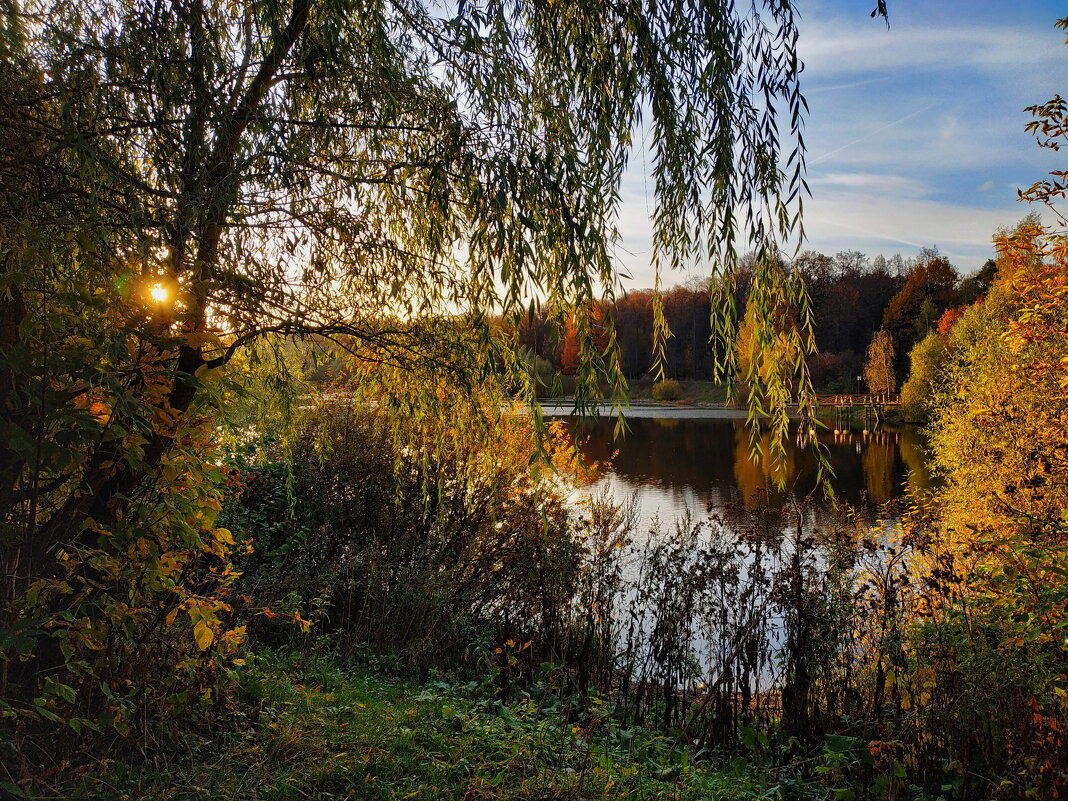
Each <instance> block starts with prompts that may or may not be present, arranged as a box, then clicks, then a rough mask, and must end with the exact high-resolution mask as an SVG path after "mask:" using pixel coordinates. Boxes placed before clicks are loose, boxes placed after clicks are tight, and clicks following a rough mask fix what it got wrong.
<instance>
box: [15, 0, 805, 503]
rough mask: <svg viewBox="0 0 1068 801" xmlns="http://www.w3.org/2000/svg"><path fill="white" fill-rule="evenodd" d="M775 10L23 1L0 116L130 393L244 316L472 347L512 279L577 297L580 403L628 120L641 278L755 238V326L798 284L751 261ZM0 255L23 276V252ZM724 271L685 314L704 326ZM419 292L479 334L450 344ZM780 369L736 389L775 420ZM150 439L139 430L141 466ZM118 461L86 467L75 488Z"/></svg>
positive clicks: (799, 107)
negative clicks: (705, 304)
mask: <svg viewBox="0 0 1068 801" xmlns="http://www.w3.org/2000/svg"><path fill="white" fill-rule="evenodd" d="M795 23H796V20H795V13H794V8H793V4H792V3H790V2H772V1H771V0H768V2H764V3H760V4H755V5H754V6H749V7H740V8H739V7H736V6H735V5H734V4H733V3H730V2H726V1H725V0H713V1H712V2H685V3H678V4H668V5H664V4H649V5H647V6H643V5H642V4H638V3H618V4H608V5H605V4H601V3H566V4H565V3H555V2H551V3H541V2H538V3H527V2H460V3H457V4H455V5H451V4H443V5H440V4H436V3H424V2H416V1H415V0H399V1H397V2H359V1H358V0H292V2H284V1H282V2H276V0H268V2H255V3H253V2H239V3H229V2H228V3H222V2H205V0H183V1H182V2H176V3H154V2H135V1H133V0H115V1H114V2H88V3H83V2H77V3H75V2H67V0H58V1H57V2H40V1H35V2H30V3H27V4H25V5H24V6H23V7H22V8H21V9H19V8H15V9H13V10H11V11H10V13H9V14H8V18H7V23H6V24H7V36H6V40H7V41H8V42H9V43H10V44H9V45H8V46H7V47H6V54H7V55H6V61H8V62H9V65H10V66H9V69H11V70H12V71H15V72H18V73H19V74H20V75H22V76H32V77H30V78H29V79H28V80H29V81H30V82H31V83H33V84H34V91H33V92H31V93H28V95H27V96H28V97H30V98H31V99H30V101H29V102H30V105H28V106H26V107H23V108H20V109H18V111H19V114H18V115H17V117H18V119H19V125H20V126H22V127H23V128H24V129H29V130H32V131H33V133H34V134H35V136H36V137H37V138H39V140H40V141H41V150H42V153H44V154H45V155H44V156H42V158H45V159H46V160H47V167H48V169H49V170H51V171H53V172H55V173H57V174H58V175H59V176H60V177H59V178H58V179H56V180H59V181H61V182H62V183H63V184H64V187H65V191H66V193H67V194H68V195H69V197H67V198H65V202H67V203H68V204H71V205H75V206H78V207H79V211H78V213H77V214H67V215H53V216H52V217H51V219H49V221H48V222H49V224H50V225H52V226H58V227H66V228H68V229H69V228H74V227H81V228H83V229H84V228H85V222H84V221H85V220H86V219H87V218H92V219H93V220H95V222H96V224H97V225H98V226H99V230H98V232H97V233H96V234H94V235H93V239H94V241H93V242H92V243H91V244H90V243H88V242H84V241H82V240H83V239H84V238H85V237H84V236H79V235H78V234H74V235H73V237H68V239H70V240H71V241H72V242H73V244H72V247H73V248H74V251H76V252H77V256H76V257H77V258H78V259H79V260H80V267H79V269H80V270H93V271H96V272H97V273H98V274H99V276H102V280H101V282H100V283H101V285H102V286H106V287H108V291H109V292H111V293H112V294H114V295H115V302H116V303H118V304H127V305H132V304H133V305H139V306H140V307H143V308H142V309H141V310H140V312H139V313H140V314H141V317H142V318H143V319H142V320H141V323H140V324H139V335H140V336H141V338H142V339H143V340H144V341H147V342H151V343H153V344H154V345H155V346H157V348H158V350H159V351H160V353H166V354H168V357H167V358H165V359H161V360H160V362H159V367H160V368H161V369H163V370H165V371H166V372H168V373H169V379H168V380H169V387H168V389H167V390H166V391H165V392H161V393H159V392H158V393H156V394H157V395H158V396H159V397H157V398H156V399H155V400H154V401H153V403H154V404H156V405H157V406H160V407H166V409H167V411H168V414H171V415H173V416H175V417H177V418H180V417H181V416H182V415H183V414H184V413H185V412H186V411H187V410H188V409H189V407H190V405H191V404H192V403H193V401H194V399H195V397H196V396H197V393H198V392H199V384H198V381H197V380H193V379H194V378H195V377H203V376H204V375H205V374H206V373H210V372H212V371H216V370H219V369H221V368H223V367H224V366H225V365H226V363H227V362H228V361H229V360H230V359H231V358H232V356H233V355H234V354H235V353H236V352H238V351H239V350H240V349H241V348H242V347H243V346H244V345H246V344H248V343H250V342H253V341H255V340H256V339H257V338H259V337H262V336H264V335H265V334H268V333H272V332H273V333H280V334H284V335H312V334H320V335H323V336H326V337H333V338H339V339H343V341H344V342H345V343H346V345H347V346H348V347H350V348H352V349H357V350H358V349H360V348H361V347H363V346H369V347H370V348H371V349H372V352H373V358H376V359H386V360H390V361H394V362H398V361H399V362H401V363H405V364H409V365H411V366H412V368H413V369H416V368H417V367H419V366H420V365H427V364H429V365H432V366H457V365H463V366H464V367H465V368H466V369H475V370H479V369H482V370H487V369H491V368H494V367H496V368H499V367H500V365H501V364H502V363H504V364H506V365H507V364H512V363H513V361H514V360H513V359H512V358H511V357H510V356H509V355H508V354H509V352H510V349H509V348H504V347H501V346H500V343H498V342H495V341H494V340H493V339H492V338H491V337H490V336H489V332H490V328H489V326H488V324H487V323H486V320H487V316H488V315H491V314H498V313H499V314H503V315H504V316H505V317H506V318H510V319H512V320H516V321H518V319H519V318H520V317H521V316H522V315H523V314H524V313H529V312H530V311H531V309H532V307H533V306H534V305H536V304H539V303H544V304H549V305H550V306H552V307H553V308H558V309H562V310H565V312H566V313H568V314H572V315H574V316H575V318H576V319H577V325H576V327H577V330H578V333H579V339H580V343H581V353H582V369H581V371H580V376H579V381H578V400H579V402H580V403H582V402H583V401H584V400H586V399H588V398H589V397H590V396H591V395H592V394H593V392H594V391H595V388H596V385H597V383H598V381H602V382H603V381H607V382H608V384H609V385H610V386H613V387H614V388H615V396H616V397H617V399H619V398H621V397H622V392H623V389H624V387H623V379H622V377H621V375H620V372H619V367H618V361H617V358H616V355H615V348H614V337H611V336H609V337H608V339H607V341H608V343H609V344H608V347H607V348H604V349H602V348H600V347H598V342H596V341H595V335H596V337H597V338H598V339H600V341H602V342H603V341H605V339H604V332H603V325H598V326H596V329H597V330H596V331H595V330H594V328H595V326H594V325H592V323H591V321H589V320H588V319H587V314H586V310H587V309H589V308H591V307H592V304H591V303H590V302H589V301H590V300H593V299H596V298H598V297H604V296H606V295H611V293H612V291H613V287H614V282H615V279H616V269H615V268H616V264H615V262H614V259H613V246H614V244H615V242H616V241H617V236H618V235H617V231H616V228H615V223H616V213H617V211H618V208H619V188H620V182H621V179H622V176H623V174H624V170H625V169H626V166H627V161H628V157H629V155H630V153H631V151H632V144H633V142H632V137H633V135H634V132H635V131H636V130H637V129H638V127H639V126H645V128H646V130H647V131H648V140H649V142H650V143H651V145H650V147H651V150H652V153H651V159H652V172H653V176H654V183H655V193H654V197H655V201H654V202H655V207H654V210H653V222H654V249H653V261H654V263H655V265H656V267H657V271H658V273H659V272H661V271H663V270H666V269H670V268H674V267H680V266H683V265H687V264H690V263H692V262H694V261H700V262H703V263H707V264H709V265H711V269H712V270H713V271H714V272H715V273H716V274H717V275H719V276H720V277H721V278H723V279H724V280H725V281H727V282H728V283H729V282H730V280H731V278H732V275H733V271H734V269H735V265H736V264H737V262H738V259H737V255H738V250H739V248H745V249H755V251H756V253H757V260H756V264H757V270H756V286H755V289H754V292H753V294H752V299H753V300H752V302H753V303H754V304H755V305H756V311H757V317H758V319H760V320H762V321H763V328H767V329H768V330H763V328H762V329H761V331H760V338H761V339H762V340H771V339H773V338H775V337H776V336H781V335H782V333H783V332H781V331H773V330H772V329H773V328H775V327H776V326H777V320H779V319H781V317H782V315H776V314H772V313H770V312H771V310H773V309H774V308H776V307H777V306H780V305H781V304H782V303H783V302H784V301H786V302H789V303H798V302H800V303H801V305H802V306H803V305H804V293H803V289H802V288H801V287H800V285H799V284H798V283H797V281H796V280H795V279H794V278H793V277H792V276H790V275H789V274H788V273H787V268H786V267H784V266H783V265H784V260H782V259H780V258H779V249H780V246H781V244H782V243H783V242H785V241H787V240H789V239H790V238H792V237H794V236H795V235H797V234H799V233H800V211H801V202H800V198H801V195H802V194H803V192H804V163H803V153H802V149H801V147H800V135H799V134H800V128H801V123H802V112H803V109H804V100H803V98H802V95H801V93H800V87H799V81H798V78H799V72H800V69H801V64H800V62H799V60H798V57H797V52H796V39H797V31H796V24H795ZM9 119H10V118H9ZM5 122H7V121H5ZM82 207H84V208H82ZM99 231H106V236H102V235H100V233H99ZM8 270H9V273H10V276H9V277H8V279H7V281H8V283H9V284H10V285H11V288H12V291H14V292H15V293H19V292H20V291H23V290H21V289H20V287H21V285H22V283H24V282H23V281H22V279H21V278H20V275H22V274H24V273H26V272H32V271H33V265H32V264H31V265H27V264H25V263H23V264H19V265H11V266H10V267H9V268H8ZM25 291H32V290H29V289H27V290H25ZM729 296H730V293H726V294H725V295H724V298H725V300H724V302H723V303H720V304H717V306H716V309H715V310H714V316H715V322H716V326H715V330H716V332H717V334H718V335H719V336H720V337H722V338H725V339H730V338H731V337H732V335H733V327H734V325H735V323H734V322H733V321H734V315H733V310H732V309H731V308H730V301H729V300H726V298H728V297H729ZM31 305H32V304H31ZM23 306H25V304H23ZM762 311H763V312H767V313H764V314H761V312H762ZM442 315H448V316H450V317H452V318H453V319H461V320H463V321H464V324H465V325H464V326H459V325H457V326H452V327H449V326H446V329H450V330H451V329H459V328H462V327H467V328H470V327H472V326H473V327H474V329H475V330H476V331H480V332H482V336H480V337H477V338H475V340H473V341H472V340H471V339H470V338H465V339H460V338H456V339H455V340H450V338H449V336H448V330H445V331H443V330H442V326H441V325H440V320H441V319H442ZM658 317H659V319H660V325H659V336H661V337H665V336H667V335H669V332H668V331H667V327H666V325H665V324H664V322H663V316H662V314H660V315H658ZM428 328H434V329H436V330H434V331H428ZM785 333H786V335H787V336H789V337H791V338H795V339H798V340H802V339H804V329H803V327H801V328H800V329H799V328H798V327H797V326H793V325H792V326H790V327H789V328H788V330H787V331H786V332H785ZM465 336H466V335H465ZM803 344H804V347H800V348H794V349H792V350H791V352H795V353H796V352H802V351H804V350H807V348H808V343H807V342H805V343H803ZM780 350H781V349H780ZM766 351H767V352H766V355H765V356H764V357H763V358H766V359H768V360H774V359H775V358H776V355H775V354H776V353H778V352H779V351H777V350H775V349H766ZM723 361H724V364H723V365H722V366H723V367H725V368H726V370H727V374H730V372H731V369H732V365H731V364H729V363H727V362H730V361H731V357H730V356H729V355H728V356H726V357H724V360H723ZM786 367H787V369H785V370H784V369H782V368H783V366H782V365H764V366H763V367H762V369H761V374H762V375H764V376H772V377H774V380H771V381H767V380H765V381H763V382H761V388H760V390H759V391H758V392H756V393H753V394H752V398H753V402H754V403H756V404H760V403H761V402H762V401H763V400H764V399H767V400H769V401H770V407H771V409H772V411H773V412H774V411H778V412H780V413H781V414H782V415H785V412H784V411H783V407H784V399H785V398H786V397H788V396H789V393H788V392H786V391H785V389H784V387H785V384H786V383H787V382H788V381H789V380H790V379H791V378H798V377H800V378H801V379H802V380H801V382H800V386H801V387H802V389H803V388H804V387H805V386H807V381H805V380H804V377H803V375H802V374H803V369H804V367H803V358H798V359H794V360H792V361H791V363H790V364H789V365H787V366H786ZM801 396H802V397H801V403H802V406H806V405H807V404H808V403H809V401H810V398H809V396H808V395H807V394H806V392H804V391H803V392H802V393H801ZM782 419H783V420H785V417H784V416H783V417H782ZM172 444H173V440H172V438H170V437H168V436H167V435H166V434H165V433H164V434H156V435H154V436H152V437H150V441H149V442H148V443H146V444H145V446H144V450H145V454H144V458H145V461H146V463H147V464H149V465H151V464H153V463H158V461H159V460H160V459H161V458H162V457H163V456H164V454H166V453H167V451H168V449H169V448H170V447H171V445H172ZM115 458H118V454H116V453H106V454H104V456H103V458H102V461H106V462H113V461H114V459H115ZM118 472H119V473H121V472H124V471H118ZM125 472H127V473H128V474H129V473H132V472H134V471H125ZM121 484H122V482H121V481H97V482H95V483H94V487H95V489H96V492H95V493H94V496H95V500H94V501H93V505H95V506H96V508H97V511H98V512H99V511H100V510H101V509H102V508H103V507H105V506H107V505H108V504H109V502H110V501H112V500H114V497H115V496H116V494H122V493H123V491H124V490H125V489H128V488H124V487H123V486H121ZM79 505H80V506H82V507H84V506H85V503H81V504H75V506H79ZM68 511H69V512H71V513H77V511H78V510H74V509H71V510H68ZM81 511H82V512H86V511H87V509H85V508H82V509H81Z"/></svg>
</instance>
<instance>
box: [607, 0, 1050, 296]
mask: <svg viewBox="0 0 1068 801" xmlns="http://www.w3.org/2000/svg"><path fill="white" fill-rule="evenodd" d="M889 5H890V25H889V27H887V25H886V23H885V22H884V21H882V20H876V19H872V18H871V17H870V16H869V13H870V11H871V9H872V8H873V7H874V6H875V2H874V0H799V2H798V6H799V10H800V13H801V17H802V21H801V24H800V26H799V27H800V39H799V50H800V53H801V58H802V60H803V61H804V63H805V70H804V72H803V74H802V92H803V94H804V95H805V98H806V99H807V100H808V104H809V111H810V113H809V115H808V118H807V121H806V127H805V132H804V136H805V142H806V150H807V159H808V182H809V186H810V188H811V192H812V196H811V197H810V198H808V199H807V200H806V201H805V228H806V234H807V239H806V241H805V243H804V245H803V247H804V249H810V250H817V251H820V252H823V253H827V254H829V255H833V254H834V253H837V252H839V251H842V250H860V251H863V252H865V253H867V254H869V255H871V256H874V255H876V254H880V253H881V254H883V255H885V256H887V257H889V256H891V255H893V254H895V253H900V254H901V255H902V256H904V257H905V258H908V257H910V256H914V255H916V253H917V252H918V250H919V249H920V248H921V247H930V246H935V247H937V248H938V249H939V251H940V252H941V253H942V254H943V255H946V256H948V257H949V259H950V261H951V262H952V263H953V264H954V265H955V266H956V267H957V268H958V270H960V271H961V272H962V273H964V274H967V273H971V272H974V271H975V270H976V269H978V268H979V267H980V266H981V265H982V264H983V262H985V261H986V260H987V259H988V258H990V257H991V256H992V255H993V247H992V244H991V238H992V236H993V234H994V232H995V231H996V230H997V229H998V228H1001V227H1005V226H1012V225H1014V224H1015V223H1016V222H1018V221H1019V220H1020V218H1022V217H1023V216H1024V215H1025V214H1027V213H1028V211H1031V210H1032V209H1034V208H1036V207H1032V206H1029V205H1028V204H1025V203H1022V202H1020V201H1019V200H1017V195H1016V190H1017V189H1018V188H1026V187H1028V186H1030V185H1031V184H1033V183H1034V182H1035V181H1038V180H1040V179H1042V178H1044V177H1045V176H1046V174H1047V173H1048V172H1049V171H1050V170H1051V169H1059V168H1063V167H1064V164H1063V161H1062V154H1060V153H1056V152H1054V151H1051V150H1047V149H1042V148H1039V147H1038V146H1037V145H1036V144H1035V143H1034V139H1033V138H1032V137H1031V135H1030V134H1029V133H1027V132H1026V131H1025V130H1024V126H1025V125H1026V123H1027V122H1028V120H1030V119H1031V117H1030V115H1028V114H1026V113H1025V112H1024V108H1025V107H1026V106H1029V105H1033V104H1036V103H1043V102H1045V101H1046V100H1048V99H1050V98H1051V97H1052V96H1053V95H1054V94H1056V93H1058V92H1061V93H1063V94H1066V95H1068V46H1065V33H1064V32H1062V31H1060V30H1057V29H1056V28H1054V26H1053V24H1054V22H1055V21H1056V19H1057V18H1058V17H1062V16H1065V15H1066V14H1068V8H1066V7H1065V5H1064V3H1063V0H1058V2H1054V1H1053V0H890V4H889ZM643 161H644V160H643V159H642V158H641V155H640V154H635V158H633V159H632V162H631V168H630V170H629V172H628V174H627V176H626V177H625V179H624V184H623V188H622V200H623V205H622V208H621V211H620V229H621V231H622V232H623V239H622V242H621V243H620V244H621V246H620V249H619V251H618V258H619V260H620V262H621V264H622V267H623V271H624V272H625V273H627V274H629V275H630V278H629V279H626V280H624V282H623V283H624V286H626V287H627V288H635V287H644V286H651V285H652V282H653V277H652V269H651V268H650V267H649V258H650V255H651V250H650V224H649V219H648V218H649V210H650V209H651V208H652V198H651V196H650V191H651V190H650V189H649V187H651V186H652V182H651V181H650V180H648V179H646V178H645V176H644V175H643V171H642V165H643ZM686 277H687V275H685V274H677V275H669V276H665V279H666V284H667V285H671V284H673V283H679V282H681V281H683V280H685V279H686Z"/></svg>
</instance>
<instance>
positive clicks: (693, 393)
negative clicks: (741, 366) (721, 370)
mask: <svg viewBox="0 0 1068 801" xmlns="http://www.w3.org/2000/svg"><path fill="white" fill-rule="evenodd" d="M653 385H654V382H653V381H651V380H648V379H642V380H638V381H634V382H632V383H631V385H630V399H631V400H632V401H636V400H637V401H649V400H654V398H653ZM679 386H680V387H681V388H682V397H681V398H680V399H679V400H678V401H677V402H678V403H682V404H689V403H710V404H717V405H719V404H723V403H726V401H727V388H726V385H725V384H720V383H716V382H713V381H684V380H680V381H679Z"/></svg>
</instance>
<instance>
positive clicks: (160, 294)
mask: <svg viewBox="0 0 1068 801" xmlns="http://www.w3.org/2000/svg"><path fill="white" fill-rule="evenodd" d="M148 294H149V297H151V298H152V300H154V301H156V303H165V302H166V301H167V298H168V297H169V296H170V292H168V291H167V287H165V286H163V284H153V285H152V286H151V287H150V288H149V290H148Z"/></svg>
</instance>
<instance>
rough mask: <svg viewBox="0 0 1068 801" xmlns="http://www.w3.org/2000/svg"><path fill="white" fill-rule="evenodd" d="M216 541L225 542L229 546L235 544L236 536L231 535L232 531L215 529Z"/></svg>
mask: <svg viewBox="0 0 1068 801" xmlns="http://www.w3.org/2000/svg"><path fill="white" fill-rule="evenodd" d="M215 539H217V540H218V541H219V542H225V543H226V544H227V545H233V544H234V535H233V534H231V533H230V529H228V528H217V529H215Z"/></svg>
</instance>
